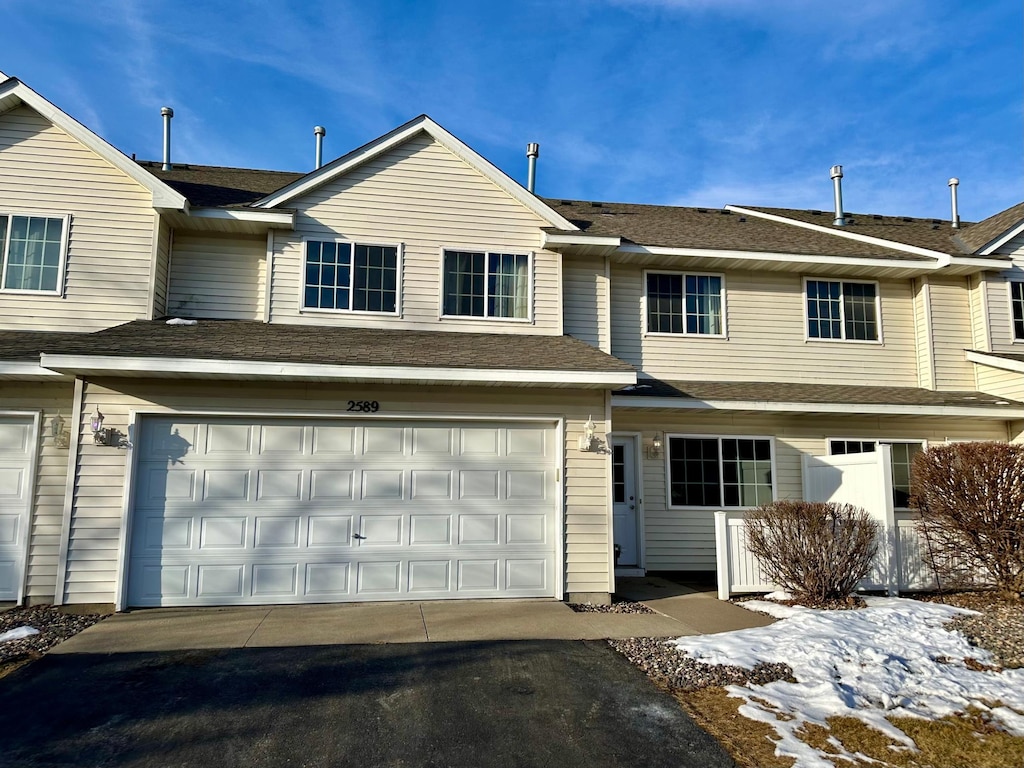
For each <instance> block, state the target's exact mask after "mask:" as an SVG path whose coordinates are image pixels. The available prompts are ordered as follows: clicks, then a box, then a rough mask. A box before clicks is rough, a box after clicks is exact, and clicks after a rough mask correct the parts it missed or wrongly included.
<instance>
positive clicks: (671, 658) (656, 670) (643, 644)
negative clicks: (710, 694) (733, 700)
mask: <svg viewBox="0 0 1024 768" xmlns="http://www.w3.org/2000/svg"><path fill="white" fill-rule="evenodd" d="M608 643H609V645H611V647H612V648H614V649H615V650H617V651H618V652H619V653H621V654H622V655H624V656H625V657H626V658H627V659H629V660H630V661H631V662H633V664H635V665H636V666H638V667H640V669H642V670H643V671H644V672H646V673H647V676H648V677H650V678H651V679H653V680H654V681H655V682H657V683H660V684H662V685H664V686H666V687H668V688H669V689H671V690H676V691H696V690H699V689H701V688H711V687H714V686H724V685H744V684H746V683H754V684H756V685H764V684H766V683H771V682H774V681H775V680H786V679H789V678H791V677H792V676H793V670H792V669H790V667H789V665H788V664H758V665H757V666H756V667H754V668H753V669H744V668H743V667H732V666H727V665H724V664H702V663H701V662H699V661H696V660H694V659H693V658H692V657H690V656H687V655H685V654H683V653H680V652H679V651H677V650H676V649H675V648H674V647H672V646H670V645H669V644H668V643H667V642H666V641H665V640H663V639H659V638H653V637H631V638H629V639H628V640H609V641H608Z"/></svg>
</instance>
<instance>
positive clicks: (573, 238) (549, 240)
mask: <svg viewBox="0 0 1024 768" xmlns="http://www.w3.org/2000/svg"><path fill="white" fill-rule="evenodd" d="M621 244H622V238H621V237H587V236H586V235H583V234H579V235H573V234H561V233H558V234H552V233H550V232H545V233H544V245H602V246H611V247H612V248H618V247H619V246H620V245H621Z"/></svg>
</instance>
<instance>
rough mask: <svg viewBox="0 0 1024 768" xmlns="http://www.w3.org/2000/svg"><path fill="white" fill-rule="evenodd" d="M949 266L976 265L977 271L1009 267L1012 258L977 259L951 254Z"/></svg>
mask: <svg viewBox="0 0 1024 768" xmlns="http://www.w3.org/2000/svg"><path fill="white" fill-rule="evenodd" d="M949 263H950V266H956V267H976V268H977V271H978V272H984V271H985V270H986V269H1000V270H1002V269H1009V268H1010V267H1012V266H1013V260H1012V259H979V258H978V257H976V256H953V257H952V258H951V259H950V262H949Z"/></svg>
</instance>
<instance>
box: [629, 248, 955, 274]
mask: <svg viewBox="0 0 1024 768" xmlns="http://www.w3.org/2000/svg"><path fill="white" fill-rule="evenodd" d="M617 250H618V251H619V252H620V253H638V254H646V255H651V256H690V257H693V258H698V259H734V260H736V261H778V262H783V263H792V264H838V265H842V266H851V267H886V268H892V267H905V268H907V269H924V270H928V271H933V270H935V269H938V268H939V267H940V266H942V265H940V264H939V263H938V262H937V261H934V260H929V261H910V260H909V259H872V258H864V257H855V258H849V257H846V256H816V255H811V254H806V253H768V252H765V253H760V252H758V251H732V250H724V249H722V250H720V249H717V248H665V247H661V246H645V245H622V246H619V248H618V249H617Z"/></svg>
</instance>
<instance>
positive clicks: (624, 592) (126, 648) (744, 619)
mask: <svg viewBox="0 0 1024 768" xmlns="http://www.w3.org/2000/svg"><path fill="white" fill-rule="evenodd" d="M618 596H619V597H621V598H624V599H629V600H637V601H641V602H644V603H645V604H647V605H648V606H649V607H651V608H652V609H653V610H655V611H656V613H654V614H621V613H576V612H575V611H573V610H572V609H571V608H570V607H569V606H568V605H566V604H565V603H562V602H558V601H555V600H447V601H443V600H438V601H429V602H419V603H338V604H332V605H286V606H254V607H237V608H151V609H145V610H137V611H133V612H130V613H121V614H115V615H114V616H111V617H110V618H108V619H106V620H105V621H101V622H100V623H99V624H96V625H95V626H93V627H90V628H89V629H87V630H85V631H84V632H82V633H80V634H78V635H76V636H75V637H73V638H71V639H69V640H67V641H65V642H63V643H61V644H60V645H58V646H57V647H55V648H54V649H53V650H52V651H50V652H51V653H57V654H61V653H140V652H154V651H182V650H199V649H226V648H280V647H288V646H314V645H357V644H376V643H424V642H456V641H491V640H604V639H614V638H626V637H681V636H683V635H698V634H710V633H713V632H726V631H731V630H734V629H742V628H744V627H753V626H761V625H763V624H768V623H771V619H769V618H767V617H766V616H762V615H761V614H755V613H752V612H751V611H746V610H743V609H742V608H738V607H736V606H735V605H732V604H730V603H724V602H722V601H719V600H717V599H716V598H715V596H714V593H708V592H704V591H700V590H699V589H695V588H692V587H688V586H684V585H681V584H679V583H676V582H673V581H669V580H667V579H662V578H658V577H645V578H640V579H621V580H620V581H619V592H618Z"/></svg>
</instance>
